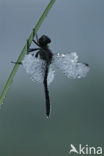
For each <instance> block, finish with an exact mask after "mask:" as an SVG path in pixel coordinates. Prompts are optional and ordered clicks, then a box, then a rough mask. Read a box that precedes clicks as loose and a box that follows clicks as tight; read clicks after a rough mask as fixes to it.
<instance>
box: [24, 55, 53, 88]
mask: <svg viewBox="0 0 104 156" xmlns="http://www.w3.org/2000/svg"><path fill="white" fill-rule="evenodd" d="M22 64H23V67H24V69H25V70H26V73H27V74H29V75H30V77H31V79H32V81H34V82H39V83H43V80H44V74H45V65H46V63H45V61H44V60H42V59H40V58H37V57H35V56H34V55H31V54H28V55H25V57H24V59H23V61H22ZM53 79H54V70H53V67H52V65H50V67H49V73H48V78H47V80H48V85H49V84H50V83H51V82H52V81H53Z"/></svg>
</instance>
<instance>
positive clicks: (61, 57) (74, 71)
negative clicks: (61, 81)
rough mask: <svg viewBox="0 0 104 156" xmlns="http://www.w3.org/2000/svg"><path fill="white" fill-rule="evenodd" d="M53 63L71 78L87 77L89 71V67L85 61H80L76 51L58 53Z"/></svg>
mask: <svg viewBox="0 0 104 156" xmlns="http://www.w3.org/2000/svg"><path fill="white" fill-rule="evenodd" d="M53 63H54V64H55V65H56V66H57V67H58V68H59V69H60V70H61V71H62V72H63V73H64V74H65V75H66V76H67V77H68V78H71V79H76V78H82V77H85V76H86V75H87V73H88V71H89V67H88V65H87V64H85V63H81V62H78V55H77V53H76V52H70V53H67V54H59V53H58V54H57V55H55V56H54V58H53Z"/></svg>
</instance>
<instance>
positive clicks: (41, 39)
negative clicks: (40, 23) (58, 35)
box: [39, 35, 51, 46]
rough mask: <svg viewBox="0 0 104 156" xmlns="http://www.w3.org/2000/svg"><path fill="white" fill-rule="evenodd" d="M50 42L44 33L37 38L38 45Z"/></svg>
mask: <svg viewBox="0 0 104 156" xmlns="http://www.w3.org/2000/svg"><path fill="white" fill-rule="evenodd" d="M50 42H51V40H50V38H49V37H48V36H46V35H42V36H41V37H40V39H39V45H40V46H46V45H47V44H48V43H50Z"/></svg>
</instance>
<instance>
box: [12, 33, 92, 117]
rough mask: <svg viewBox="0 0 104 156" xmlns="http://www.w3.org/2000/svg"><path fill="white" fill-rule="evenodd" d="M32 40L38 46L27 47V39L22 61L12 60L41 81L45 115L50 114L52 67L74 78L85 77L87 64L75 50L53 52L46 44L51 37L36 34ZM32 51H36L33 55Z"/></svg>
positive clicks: (87, 69) (34, 78)
mask: <svg viewBox="0 0 104 156" xmlns="http://www.w3.org/2000/svg"><path fill="white" fill-rule="evenodd" d="M33 42H34V43H35V44H36V45H37V46H38V48H29V46H28V41H27V54H26V55H25V57H24V59H23V61H22V62H12V63H16V64H22V65H23V66H24V68H25V70H26V72H27V73H28V74H30V75H31V78H32V80H33V81H38V82H43V84H44V91H45V99H46V115H47V117H49V115H50V98H49V91H48V85H49V84H50V83H51V82H52V81H53V79H54V72H55V71H54V67H55V66H57V67H58V68H59V69H60V70H61V71H62V72H63V73H64V74H65V75H66V76H67V77H68V78H72V79H76V78H82V77H85V76H86V75H87V73H88V71H89V67H88V64H86V63H81V62H79V61H78V55H77V53H76V52H70V53H66V54H59V53H57V54H53V53H52V52H51V50H50V49H49V46H48V44H49V43H50V42H51V39H50V38H49V37H48V36H46V35H42V36H41V37H40V38H39V39H38V36H37V34H36V40H34V39H33ZM33 51H37V52H36V54H35V55H34V54H33V53H31V52H33Z"/></svg>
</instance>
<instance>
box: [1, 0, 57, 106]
mask: <svg viewBox="0 0 104 156" xmlns="http://www.w3.org/2000/svg"><path fill="white" fill-rule="evenodd" d="M55 1H56V0H51V1H50V3H49V4H48V6H47V7H46V9H45V10H44V12H43V14H42V16H41V17H40V19H39V20H38V22H37V24H36V26H35V27H34V29H33V32H32V33H31V34H30V36H29V38H28V45H29V46H30V45H31V43H32V39H33V37H34V36H35V34H36V33H37V31H38V29H39V27H40V26H41V24H42V23H43V21H44V19H45V17H46V16H47V14H48V12H49V11H50V9H51V7H52V6H53V4H54V3H55ZM26 47H27V44H25V46H24V48H23V49H22V51H21V53H20V55H19V57H18V59H17V62H21V61H22V59H23V57H24V55H25V53H26V50H27V49H26ZM18 67H19V64H15V65H14V67H13V70H12V72H11V73H10V76H9V78H8V80H7V82H6V84H5V86H4V89H3V91H2V93H1V96H0V106H1V105H2V104H3V101H4V99H5V96H6V94H7V91H8V89H9V87H10V85H11V83H12V81H13V78H14V76H15V74H16V72H17V70H18Z"/></svg>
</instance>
